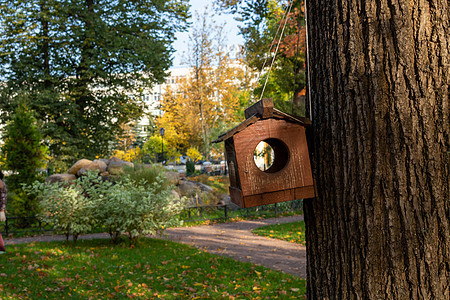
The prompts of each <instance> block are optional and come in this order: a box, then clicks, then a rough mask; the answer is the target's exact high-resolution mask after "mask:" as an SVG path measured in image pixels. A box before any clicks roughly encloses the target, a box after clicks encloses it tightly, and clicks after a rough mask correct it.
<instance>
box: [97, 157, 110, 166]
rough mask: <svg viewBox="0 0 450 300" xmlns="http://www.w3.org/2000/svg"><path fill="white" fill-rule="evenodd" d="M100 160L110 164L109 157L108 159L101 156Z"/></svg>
mask: <svg viewBox="0 0 450 300" xmlns="http://www.w3.org/2000/svg"><path fill="white" fill-rule="evenodd" d="M99 160H101V161H102V162H104V163H105V165H106V166H108V164H109V159H106V158H100V159H99Z"/></svg>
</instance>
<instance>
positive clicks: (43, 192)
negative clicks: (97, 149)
mask: <svg viewBox="0 0 450 300" xmlns="http://www.w3.org/2000/svg"><path fill="white" fill-rule="evenodd" d="M162 176H163V175H160V176H158V177H157V178H156V180H155V182H154V183H152V184H148V183H146V182H144V181H141V182H139V183H137V182H135V181H133V180H132V179H131V178H130V177H129V176H124V177H122V178H120V179H119V180H118V181H117V182H116V183H111V182H109V181H103V180H102V179H101V177H98V176H97V175H96V174H94V173H88V174H87V175H86V176H83V177H80V178H78V180H77V181H76V183H75V184H74V185H68V186H64V185H62V184H60V183H38V182H35V183H34V184H33V185H31V186H29V187H27V188H26V189H27V191H29V192H32V193H34V194H36V195H37V197H38V199H39V201H40V205H41V213H40V215H39V216H40V218H41V220H42V221H44V222H47V223H49V224H53V226H54V227H55V229H57V230H61V231H62V232H63V233H64V234H66V236H67V238H68V237H69V234H72V235H73V237H74V240H76V239H77V238H78V236H79V235H80V234H83V233H87V232H89V231H91V230H92V229H93V228H94V227H95V226H98V227H100V226H105V227H106V228H107V229H108V230H109V233H110V235H111V238H112V239H113V240H114V241H116V240H117V239H118V237H119V236H120V235H121V234H127V235H128V237H129V238H130V240H135V239H137V238H139V237H140V236H142V235H146V234H161V233H162V231H163V230H164V229H165V228H167V227H170V226H176V225H179V224H180V222H181V221H179V218H178V215H179V213H180V211H181V209H182V207H183V205H182V203H181V202H180V201H175V199H174V197H173V196H172V189H173V187H166V188H163V189H161V186H162V185H163V182H164V180H165V179H164V177H162Z"/></svg>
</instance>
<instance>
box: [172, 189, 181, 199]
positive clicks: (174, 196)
mask: <svg viewBox="0 0 450 300" xmlns="http://www.w3.org/2000/svg"><path fill="white" fill-rule="evenodd" d="M171 194H172V196H173V199H174V200H175V201H180V200H181V197H180V195H179V194H178V193H177V191H175V190H172V192H171Z"/></svg>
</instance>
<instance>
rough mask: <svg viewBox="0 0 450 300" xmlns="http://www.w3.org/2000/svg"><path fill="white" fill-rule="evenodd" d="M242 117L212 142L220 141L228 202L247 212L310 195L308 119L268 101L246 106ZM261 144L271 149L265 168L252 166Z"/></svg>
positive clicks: (311, 190) (312, 192)
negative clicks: (228, 196) (223, 143)
mask: <svg viewBox="0 0 450 300" xmlns="http://www.w3.org/2000/svg"><path fill="white" fill-rule="evenodd" d="M245 118H246V120H245V121H244V122H242V123H241V124H239V125H238V126H236V127H234V128H233V129H231V130H230V131H228V132H226V133H224V134H222V135H220V136H219V138H218V139H217V140H215V141H214V143H218V142H222V141H224V142H225V157H226V160H227V164H228V170H229V176H230V187H229V191H230V197H231V201H232V202H233V203H235V204H237V205H239V206H240V207H243V208H246V207H253V206H259V205H266V204H271V203H278V202H284V201H290V200H295V199H305V198H312V197H315V190H314V184H313V178H312V173H311V164H310V161H309V153H308V146H307V143H306V136H305V128H306V126H309V125H311V121H310V120H309V119H307V118H301V117H294V116H292V115H289V114H286V113H283V112H281V111H279V110H277V109H275V108H274V107H273V101H272V99H262V100H261V101H259V102H257V103H256V104H254V105H252V106H251V107H249V108H247V109H246V110H245ZM260 142H266V143H267V144H268V145H269V146H270V147H271V148H272V150H273V152H272V158H273V159H272V164H271V166H270V167H269V168H268V169H265V170H261V169H260V168H259V167H258V166H257V164H256V162H255V149H256V148H257V147H258V144H259V143H260Z"/></svg>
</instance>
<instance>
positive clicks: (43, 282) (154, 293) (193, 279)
mask: <svg viewBox="0 0 450 300" xmlns="http://www.w3.org/2000/svg"><path fill="white" fill-rule="evenodd" d="M7 251H8V253H7V254H4V255H0V299H26V298H29V299H108V298H112V299H127V298H135V299H158V298H160V299H299V298H300V299H302V298H303V297H304V295H305V293H306V287H305V284H306V283H305V280H302V279H300V278H297V277H295V276H291V275H288V274H284V273H281V272H277V271H272V270H269V269H267V268H264V267H260V266H254V265H252V264H250V263H241V262H237V261H234V260H232V259H228V258H223V257H219V256H215V255H212V254H209V253H206V252H204V251H200V250H197V249H195V248H192V247H189V246H186V245H182V244H178V243H174V242H170V241H164V240H158V239H143V240H141V241H140V242H139V243H138V244H137V245H136V246H128V245H127V244H126V243H123V244H119V245H112V244H111V242H110V241H109V240H92V241H85V240H81V241H78V243H77V244H73V243H63V242H53V243H31V244H22V245H15V246H11V245H9V246H7Z"/></svg>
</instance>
